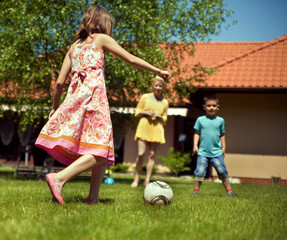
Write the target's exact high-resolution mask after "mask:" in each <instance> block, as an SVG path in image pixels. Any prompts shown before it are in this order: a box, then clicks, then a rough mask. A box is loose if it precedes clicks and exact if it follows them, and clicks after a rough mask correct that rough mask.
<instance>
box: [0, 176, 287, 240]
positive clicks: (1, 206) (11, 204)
mask: <svg viewBox="0 0 287 240" xmlns="http://www.w3.org/2000/svg"><path fill="white" fill-rule="evenodd" d="M7 176H8V175H7V174H6V175H5V174H1V172H0V194H1V198H0V239H1V240H4V239H11V240H12V239H13V240H17V239H22V240H23V239H54V240H56V239H85V240H86V239H87V240H89V239H97V240H100V239H105V240H114V239H116V240H121V239H123V240H128V239H133V240H140V239H145V240H149V239H156V240H159V239H168V240H173V239H175V240H182V239H215V240H220V239H224V240H226V239H232V240H234V239H247V240H249V239H258V240H259V239H260V240H262V239H268V240H270V239H287V188H286V187H282V186H264V185H252V184H236V185H235V184H234V185H233V190H234V192H236V193H237V194H238V195H240V197H239V198H231V197H227V196H226V194H225V192H224V189H223V186H222V185H221V184H218V183H209V182H207V183H203V185H202V188H201V195H200V196H193V197H192V196H191V192H192V189H193V181H192V180H185V179H173V178H157V179H155V178H154V179H153V180H161V181H165V182H167V183H168V184H169V185H170V186H171V187H172V189H173V191H174V201H173V204H172V205H171V206H167V207H152V206H148V205H145V204H144V203H143V199H142V194H143V190H144V187H143V186H140V187H138V188H136V189H133V188H131V187H130V183H131V182H132V176H128V175H116V174H113V175H112V177H113V178H114V179H115V184H114V185H105V184H102V187H101V192H100V200H101V201H102V202H104V204H101V205H92V206H90V205H87V204H85V203H84V199H85V198H86V196H87V193H88V189H89V178H88V177H80V178H77V179H76V180H74V181H72V182H70V183H68V184H67V185H66V186H65V188H64V192H63V198H64V200H65V202H66V204H65V205H64V206H61V205H59V204H55V203H53V202H52V201H51V194H50V191H49V188H48V187H47V184H46V182H39V181H36V180H31V179H30V180H25V179H21V178H18V179H14V178H13V177H11V176H10V177H7Z"/></svg>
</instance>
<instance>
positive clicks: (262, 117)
mask: <svg viewBox="0 0 287 240" xmlns="http://www.w3.org/2000/svg"><path fill="white" fill-rule="evenodd" d="M217 96H218V98H219V100H220V107H221V109H220V111H219V112H218V115H220V116H222V117H223V118H224V119H225V122H226V126H225V127H226V142H227V154H226V158H225V160H226V165H227V168H228V171H229V174H230V176H236V177H247V178H266V179H267V178H271V177H281V179H287V94H286V93H276V94H274V93H265V94H264V93H233V94H231V93H222V94H217Z"/></svg>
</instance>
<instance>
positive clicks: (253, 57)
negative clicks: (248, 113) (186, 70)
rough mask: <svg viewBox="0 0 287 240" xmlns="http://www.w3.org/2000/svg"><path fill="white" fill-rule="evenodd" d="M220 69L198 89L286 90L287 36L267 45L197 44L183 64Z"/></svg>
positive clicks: (262, 43)
mask: <svg viewBox="0 0 287 240" xmlns="http://www.w3.org/2000/svg"><path fill="white" fill-rule="evenodd" d="M198 62H200V63H201V65H202V66H204V67H209V68H210V67H215V68H217V69H218V71H217V72H216V73H214V74H213V75H212V76H211V77H209V78H208V80H207V81H206V82H205V83H194V85H195V86H196V87H198V88H227V89H228V88H241V89H246V88H248V89H252V88H254V89H255V88H258V89H287V34H286V35H283V36H282V37H280V38H276V39H274V40H272V41H264V42H209V43H196V44H195V54H194V56H189V57H187V58H185V61H183V64H188V65H189V66H193V65H194V64H197V63H198Z"/></svg>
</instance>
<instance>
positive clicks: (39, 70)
mask: <svg viewBox="0 0 287 240" xmlns="http://www.w3.org/2000/svg"><path fill="white" fill-rule="evenodd" d="M95 3H96V4H100V5H101V6H104V7H105V8H106V9H107V10H108V11H110V12H111V13H112V14H113V16H114V17H115V19H116V26H115V28H114V30H113V37H114V38H115V39H116V40H117V41H118V42H119V43H120V44H121V45H122V46H123V47H124V48H125V49H126V50H128V51H129V52H131V53H133V54H135V55H137V56H139V57H141V58H143V59H145V60H147V61H148V62H150V63H151V64H154V65H156V66H158V67H159V68H163V69H169V70H170V71H171V72H172V73H173V78H172V80H171V83H170V86H169V88H168V90H167V92H166V96H167V97H168V98H169V99H171V101H174V100H175V98H176V99H177V101H178V100H180V99H182V98H183V97H188V96H189V93H190V92H191V91H193V90H194V89H193V86H192V83H193V82H194V81H204V80H205V78H206V76H207V75H209V74H211V73H212V70H210V69H206V68H203V67H202V66H201V65H200V64H199V65H197V66H193V67H192V68H188V67H187V66H183V65H182V59H183V53H188V54H193V52H194V48H193V43H194V42H196V41H205V40H208V38H209V36H211V35H213V34H218V33H219V31H220V27H221V26H222V24H223V23H224V22H225V21H226V20H227V19H228V18H229V17H230V16H231V14H232V10H230V9H228V8H227V6H226V5H225V4H224V0H190V1H189V0H182V1H180V2H179V1H177V0H169V1H164V0H132V1H131V0H113V1H106V0H99V1H96V2H95V1H92V2H91V1H90V0H86V1H85V0H78V1H72V0H57V1H56V0H23V1H18V0H2V1H1V2H0V9H1V11H0V25H1V28H0V81H1V82H0V83H1V89H2V94H1V95H0V101H1V106H3V104H9V105H13V106H15V107H16V109H17V111H18V114H19V117H20V118H21V123H22V124H23V125H26V124H31V123H34V122H35V119H39V118H41V117H47V112H48V111H49V109H50V107H51V104H52V87H53V84H52V85H51V81H52V82H53V81H55V80H56V78H57V75H58V72H59V70H60V66H61V63H62V61H63V59H64V55H65V53H66V51H67V47H68V46H70V45H71V44H72V39H73V37H74V34H75V32H76V29H77V27H78V25H79V23H80V21H81V19H82V16H83V13H84V12H85V11H86V10H87V9H88V8H89V6H90V5H91V4H95ZM178 42H181V44H178ZM182 73H185V74H184V77H182V76H183V74H182ZM153 77H154V76H152V75H151V74H150V73H148V72H145V71H141V70H138V69H134V68H132V67H130V66H128V65H127V64H126V63H125V62H123V61H122V60H120V59H118V58H115V57H113V56H112V55H111V54H107V56H106V78H107V85H108V89H109V100H110V104H111V105H112V106H123V105H124V106H128V105H134V104H135V102H134V101H135V98H134V96H136V95H140V94H142V93H144V92H147V91H150V87H151V84H150V80H151V79H152V78H153ZM172 93H173V94H172ZM23 107H25V111H22V110H23Z"/></svg>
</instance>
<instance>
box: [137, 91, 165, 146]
mask: <svg viewBox="0 0 287 240" xmlns="http://www.w3.org/2000/svg"><path fill="white" fill-rule="evenodd" d="M167 110H168V101H167V100H166V99H163V100H161V101H158V100H157V99H156V98H155V97H154V94H153V93H146V94H144V95H142V97H141V99H140V101H139V103H138V105H137V108H136V112H135V116H136V117H137V116H139V114H140V113H141V112H143V111H154V112H156V113H157V114H159V115H161V116H162V120H161V119H159V118H151V117H149V116H147V115H144V116H141V118H140V120H139V124H138V127H137V130H136V134H135V140H137V139H138V138H139V139H141V140H144V141H147V142H154V143H159V144H163V143H165V137H164V125H165V123H166V121H167Z"/></svg>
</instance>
